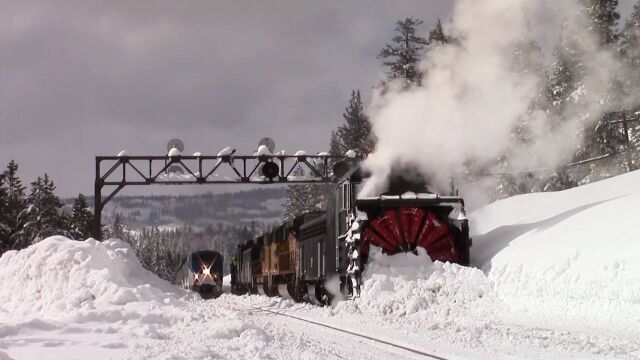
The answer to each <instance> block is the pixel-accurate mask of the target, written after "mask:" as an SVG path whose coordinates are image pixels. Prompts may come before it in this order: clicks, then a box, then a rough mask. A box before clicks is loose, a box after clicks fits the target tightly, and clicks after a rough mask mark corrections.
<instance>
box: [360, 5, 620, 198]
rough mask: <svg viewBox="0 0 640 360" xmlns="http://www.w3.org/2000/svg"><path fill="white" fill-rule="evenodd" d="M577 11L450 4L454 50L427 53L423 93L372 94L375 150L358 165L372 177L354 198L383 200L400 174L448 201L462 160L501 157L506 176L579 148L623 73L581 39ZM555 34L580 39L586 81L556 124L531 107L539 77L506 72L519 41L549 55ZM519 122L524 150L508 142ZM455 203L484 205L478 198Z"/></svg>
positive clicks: (593, 43) (586, 37)
mask: <svg viewBox="0 0 640 360" xmlns="http://www.w3.org/2000/svg"><path fill="white" fill-rule="evenodd" d="M577 5H578V4H577V1H576V0H563V1H556V0H540V1H530V0H510V1H504V0H458V1H457V3H456V6H455V9H454V13H453V17H452V20H451V21H450V22H449V24H448V25H447V29H446V30H447V32H448V33H449V34H451V35H452V36H454V37H455V38H457V39H458V40H459V43H458V44H455V45H444V46H441V47H438V48H435V49H432V50H431V51H429V52H428V53H427V56H426V58H425V59H424V60H423V62H422V63H421V64H420V67H421V69H422V71H423V73H424V74H425V76H424V79H423V83H422V86H421V87H415V88H411V89H400V87H399V86H398V85H397V84H391V86H390V89H388V90H387V91H385V92H384V93H383V92H382V91H377V92H375V93H374V95H373V98H372V102H371V104H370V106H369V108H368V113H369V115H370V119H371V121H372V124H373V131H374V134H375V136H376V137H377V139H378V143H377V147H376V150H375V152H374V153H373V154H371V155H370V156H369V157H368V159H367V160H366V161H365V164H364V166H365V168H367V169H368V170H369V171H370V172H371V173H372V177H371V178H370V179H369V181H368V182H367V183H366V184H365V186H364V188H363V191H362V193H361V194H362V195H374V194H379V193H380V192H382V191H384V190H385V189H386V187H387V186H388V180H389V177H390V176H391V175H392V173H393V172H394V171H397V170H398V169H403V168H405V169H406V168H412V169H417V170H418V171H419V172H420V174H421V175H423V176H425V177H426V178H428V179H429V181H430V183H431V186H432V188H435V190H437V191H439V192H447V191H448V189H449V184H450V179H451V178H452V177H453V178H457V179H459V178H461V174H462V173H463V172H464V170H465V167H466V166H467V165H468V163H469V161H470V160H473V161H475V162H477V163H481V164H486V163H492V161H493V163H495V161H494V160H495V159H497V158H498V157H499V156H501V155H504V154H506V155H507V156H509V158H510V159H511V161H510V162H511V164H512V165H511V166H513V168H512V169H509V170H513V171H519V170H530V169H539V168H553V167H555V166H557V165H560V164H561V162H562V161H565V160H566V156H567V154H569V153H572V150H573V149H575V147H576V146H577V145H578V144H579V143H580V142H581V141H582V133H581V131H579V129H583V128H584V127H585V126H586V125H587V124H589V123H592V122H594V121H596V120H597V119H599V118H600V117H601V115H602V114H603V113H605V112H606V111H608V110H609V109H610V108H613V106H616V105H618V106H619V104H614V103H613V102H611V101H608V102H606V101H603V98H604V97H605V94H607V92H608V91H609V89H610V79H611V78H612V76H616V75H620V74H623V73H624V68H623V66H622V64H620V63H619V61H618V60H617V58H616V56H614V54H613V53H612V50H611V49H607V48H604V47H601V46H599V45H598V41H597V39H595V38H594V37H593V36H592V35H591V33H590V32H589V31H587V30H586V29H585V25H584V24H585V21H584V19H581V18H580V17H579V15H577V14H579V13H580V12H579V11H578V6H577ZM563 27H564V30H565V31H561V30H563ZM561 33H564V34H572V35H575V38H576V39H579V42H578V44H577V45H576V46H578V47H579V48H580V51H582V52H583V53H584V54H586V56H584V57H583V60H584V69H585V71H586V73H585V76H584V79H583V81H582V83H581V85H580V88H579V89H578V90H577V91H576V94H575V95H576V97H575V99H576V100H575V101H573V102H570V103H569V104H567V106H566V107H565V108H564V110H563V112H562V114H561V115H560V116H561V119H558V118H553V117H552V115H549V114H547V113H546V112H543V111H541V110H532V107H531V105H532V103H533V102H534V101H535V99H536V98H537V97H539V96H540V94H541V90H542V89H543V86H545V78H546V76H545V74H544V72H540V71H534V70H533V69H531V71H523V72H514V71H513V59H514V49H515V47H516V45H517V44H519V43H522V41H523V40H527V39H533V40H536V41H537V42H538V43H540V44H543V45H545V44H549V43H551V42H553V45H555V44H556V43H557V41H558V39H559V38H560V36H561V35H560V34H561ZM545 52H546V53H547V54H549V53H550V52H551V51H549V49H545ZM552 60H553V59H552V58H551V57H548V58H547V59H544V58H543V59H542V61H543V62H547V64H543V65H547V68H548V65H549V64H548V62H549V61H552ZM620 100H622V99H620ZM618 109H619V107H618ZM523 116H526V121H527V124H528V131H529V136H530V141H528V142H526V143H522V142H516V141H514V139H513V136H512V129H513V128H514V127H515V126H517V125H518V124H519V123H520V122H521V121H522V119H523ZM559 120H561V121H559ZM497 170H498V169H495V168H494V169H489V171H497ZM463 195H464V196H465V197H468V196H471V197H473V198H474V200H475V202H476V203H478V202H481V201H482V200H481V199H478V196H477V194H469V193H464V194H463Z"/></svg>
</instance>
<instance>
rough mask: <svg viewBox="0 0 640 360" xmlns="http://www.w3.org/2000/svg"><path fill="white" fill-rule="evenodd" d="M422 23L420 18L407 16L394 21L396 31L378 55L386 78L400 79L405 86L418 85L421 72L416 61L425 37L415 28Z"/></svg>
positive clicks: (420, 53)
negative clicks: (385, 72) (418, 33)
mask: <svg viewBox="0 0 640 360" xmlns="http://www.w3.org/2000/svg"><path fill="white" fill-rule="evenodd" d="M421 24H422V20H419V19H415V18H412V17H408V18H406V19H404V20H400V21H398V22H396V28H395V32H396V33H397V35H396V36H394V37H393V38H392V39H391V41H392V44H387V45H386V46H385V48H384V49H382V50H381V51H380V54H379V55H378V58H379V59H382V60H383V62H382V64H383V65H384V66H385V67H386V68H387V80H388V81H392V80H396V79H400V80H402V85H403V86H404V87H405V88H407V87H410V86H414V85H420V84H421V81H422V74H421V73H420V70H419V69H418V62H419V61H420V58H421V57H422V55H423V52H424V50H425V47H426V45H427V44H428V43H429V42H428V40H427V39H425V38H423V37H420V36H418V35H416V28H417V27H418V26H420V25H421Z"/></svg>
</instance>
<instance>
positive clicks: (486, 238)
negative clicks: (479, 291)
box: [470, 172, 640, 335]
mask: <svg viewBox="0 0 640 360" xmlns="http://www.w3.org/2000/svg"><path fill="white" fill-rule="evenodd" d="M638 214H640V172H633V173H629V174H625V175H622V176H618V177H615V178H610V179H607V180H604V181H600V182H597V183H593V184H590V185H585V186H582V187H578V188H574V189H570V190H566V191H561V192H556V193H539V194H528V195H522V196H516V197H513V198H509V199H506V200H502V201H498V202H496V203H494V204H491V205H489V206H487V207H485V208H482V209H479V210H477V211H475V212H473V213H472V214H471V215H470V218H471V224H472V226H473V232H474V235H473V237H474V246H473V248H472V254H474V255H475V256H474V257H473V260H474V262H475V263H476V264H477V265H481V266H483V267H484V269H485V270H486V271H487V274H488V278H489V280H490V281H491V282H492V284H493V287H494V290H495V293H496V295H497V296H498V297H499V299H500V300H501V301H502V302H504V303H505V304H506V305H507V306H509V307H510V308H511V310H512V312H513V313H514V314H516V318H519V319H520V320H519V321H521V322H522V323H526V324H536V325H538V326H542V327H555V328H580V329H592V330H594V331H598V330H599V329H600V330H601V329H607V331H610V332H616V333H620V334H629V333H630V332H631V333H635V334H638V335H640V230H639V227H638Z"/></svg>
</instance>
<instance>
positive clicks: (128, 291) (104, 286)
mask: <svg viewBox="0 0 640 360" xmlns="http://www.w3.org/2000/svg"><path fill="white" fill-rule="evenodd" d="M0 283H1V284H2V287H3V289H2V291H1V292H0V319H6V318H11V317H15V316H22V315H26V316H30V317H33V316H44V317H47V318H59V317H61V316H66V315H68V314H71V313H76V312H78V311H79V310H90V309H95V308H96V307H101V306H102V307H104V306H105V305H119V306H121V305H125V304H127V303H131V302H148V301H154V302H161V303H163V302H167V301H170V300H171V299H172V298H175V297H176V296H177V295H182V294H183V293H180V290H179V289H177V288H176V287H174V286H172V285H171V284H169V283H168V282H166V281H164V280H162V279H159V278H158V277H157V276H155V275H154V274H152V273H151V272H149V271H147V270H145V269H144V268H143V267H142V266H141V265H140V262H139V261H138V259H137V258H136V256H135V253H134V252H133V250H132V249H131V248H130V247H129V245H128V244H126V243H124V242H122V241H119V240H109V241H105V242H99V241H96V240H93V239H88V240H86V241H74V240H69V239H67V238H65V237H62V236H54V237H50V238H47V239H45V240H43V241H41V242H39V243H37V244H34V245H32V246H30V247H28V248H26V249H24V250H21V251H10V252H7V253H5V254H3V255H2V257H1V258H0Z"/></svg>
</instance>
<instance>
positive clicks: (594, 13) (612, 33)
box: [579, 0, 620, 45]
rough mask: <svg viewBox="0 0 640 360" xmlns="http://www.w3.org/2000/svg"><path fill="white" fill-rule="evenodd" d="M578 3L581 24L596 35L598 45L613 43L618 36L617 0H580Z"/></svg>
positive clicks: (618, 16)
mask: <svg viewBox="0 0 640 360" xmlns="http://www.w3.org/2000/svg"><path fill="white" fill-rule="evenodd" d="M579 3H580V12H581V15H582V16H581V18H580V19H581V20H582V21H583V22H584V24H582V26H583V27H584V28H586V29H587V30H588V31H589V32H591V33H592V34H593V35H595V36H596V39H597V40H598V41H599V43H600V45H610V44H614V43H615V42H616V41H617V40H618V37H619V33H618V31H617V28H616V27H617V24H618V20H619V19H620V14H619V13H618V0H580V2H579Z"/></svg>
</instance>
